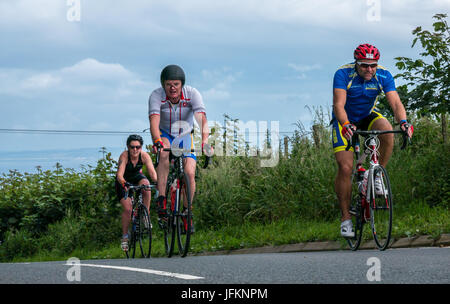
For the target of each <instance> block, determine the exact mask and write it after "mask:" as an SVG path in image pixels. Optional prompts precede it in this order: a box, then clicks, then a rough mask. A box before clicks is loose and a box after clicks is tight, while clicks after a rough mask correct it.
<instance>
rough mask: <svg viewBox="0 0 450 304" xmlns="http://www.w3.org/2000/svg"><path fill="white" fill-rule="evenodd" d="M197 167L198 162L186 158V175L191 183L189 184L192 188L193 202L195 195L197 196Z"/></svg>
mask: <svg viewBox="0 0 450 304" xmlns="http://www.w3.org/2000/svg"><path fill="white" fill-rule="evenodd" d="M196 165H197V162H196V161H195V160H194V159H193V158H191V157H186V158H185V159H184V173H186V175H187V176H188V178H189V182H190V183H189V184H190V186H191V202H193V201H194V194H195V169H196ZM185 202H186V201H185ZM186 204H187V203H186Z"/></svg>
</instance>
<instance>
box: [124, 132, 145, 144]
mask: <svg viewBox="0 0 450 304" xmlns="http://www.w3.org/2000/svg"><path fill="white" fill-rule="evenodd" d="M133 140H137V141H139V142H140V143H141V146H142V145H143V144H144V140H143V139H142V136H140V135H137V134H132V135H130V136H128V139H127V146H129V145H130V143H131V142H132V141H133Z"/></svg>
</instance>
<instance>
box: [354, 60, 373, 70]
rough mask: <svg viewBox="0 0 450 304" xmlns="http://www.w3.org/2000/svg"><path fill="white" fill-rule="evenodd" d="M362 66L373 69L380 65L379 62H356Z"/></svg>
mask: <svg viewBox="0 0 450 304" xmlns="http://www.w3.org/2000/svg"><path fill="white" fill-rule="evenodd" d="M356 63H357V64H358V65H359V66H360V67H362V68H364V69H368V68H369V67H371V68H372V69H375V68H376V67H377V66H378V63H366V62H359V61H357V62H356Z"/></svg>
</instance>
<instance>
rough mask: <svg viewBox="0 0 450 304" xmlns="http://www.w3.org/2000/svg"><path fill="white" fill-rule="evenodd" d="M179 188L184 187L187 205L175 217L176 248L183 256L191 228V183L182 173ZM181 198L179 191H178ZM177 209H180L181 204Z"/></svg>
mask: <svg viewBox="0 0 450 304" xmlns="http://www.w3.org/2000/svg"><path fill="white" fill-rule="evenodd" d="M180 189H184V193H185V198H186V200H187V206H186V207H185V208H184V212H183V213H181V212H178V214H177V217H176V228H177V241H178V250H179V252H180V255H181V257H183V258H184V257H185V256H186V255H187V253H188V251H189V245H190V241H191V229H192V202H191V184H190V181H189V178H188V176H187V175H186V173H184V176H183V180H182V182H181V184H180ZM179 196H180V198H181V191H180V195H179ZM181 202H182V201H181V200H180V206H179V210H180V211H181V207H182V206H184V205H181Z"/></svg>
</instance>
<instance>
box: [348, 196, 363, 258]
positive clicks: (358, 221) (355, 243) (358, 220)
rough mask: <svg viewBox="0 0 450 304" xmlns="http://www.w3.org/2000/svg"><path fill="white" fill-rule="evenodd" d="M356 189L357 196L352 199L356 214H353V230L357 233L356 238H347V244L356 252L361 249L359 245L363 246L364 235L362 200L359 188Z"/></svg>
mask: <svg viewBox="0 0 450 304" xmlns="http://www.w3.org/2000/svg"><path fill="white" fill-rule="evenodd" d="M353 188H356V190H355V191H354V192H356V194H355V195H354V197H353V199H352V209H353V210H354V214H352V224H353V229H354V231H355V236H354V237H352V238H347V239H346V240H347V243H348V245H349V247H350V249H351V250H352V251H356V250H358V248H359V245H361V240H362V235H363V231H364V210H363V208H362V205H361V198H360V196H359V193H358V190H357V189H358V188H357V187H353Z"/></svg>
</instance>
